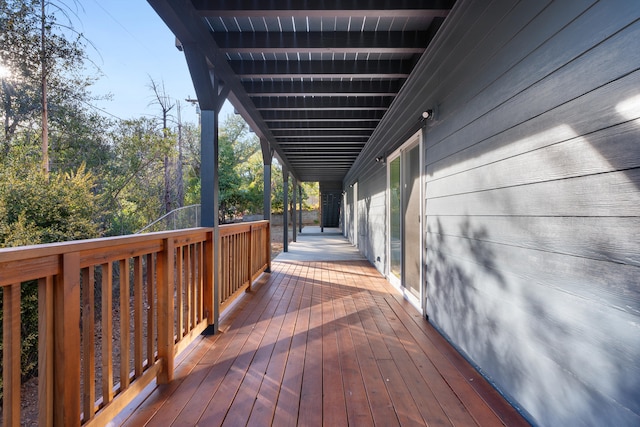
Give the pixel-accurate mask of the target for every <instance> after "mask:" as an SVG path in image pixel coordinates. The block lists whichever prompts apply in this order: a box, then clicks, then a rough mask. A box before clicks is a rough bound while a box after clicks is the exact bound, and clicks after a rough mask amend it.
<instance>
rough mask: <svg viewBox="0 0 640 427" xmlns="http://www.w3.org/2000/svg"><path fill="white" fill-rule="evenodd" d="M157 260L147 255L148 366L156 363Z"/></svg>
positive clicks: (151, 255)
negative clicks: (155, 296)
mask: <svg viewBox="0 0 640 427" xmlns="http://www.w3.org/2000/svg"><path fill="white" fill-rule="evenodd" d="M155 272H156V269H155V259H154V256H153V254H148V255H147V307H148V310H147V365H148V366H151V365H153V362H155V336H156V334H155V331H156V328H155V315H154V312H155V298H154V295H155V289H156V281H155V280H154V279H155Z"/></svg>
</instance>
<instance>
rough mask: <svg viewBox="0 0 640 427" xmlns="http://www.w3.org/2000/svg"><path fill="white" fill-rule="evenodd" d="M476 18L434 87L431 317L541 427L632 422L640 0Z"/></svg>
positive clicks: (638, 367) (636, 385) (514, 6)
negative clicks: (435, 97) (541, 426)
mask: <svg viewBox="0 0 640 427" xmlns="http://www.w3.org/2000/svg"><path fill="white" fill-rule="evenodd" d="M467 4H468V3H467ZM474 4H477V2H476V3H474ZM469 7H473V6H469ZM479 16H481V17H482V19H478V20H475V21H473V22H472V20H471V19H470V18H467V22H468V23H469V25H468V27H467V28H466V29H465V30H464V35H462V36H461V35H460V32H461V31H463V30H462V28H461V27H460V26H457V27H453V29H452V30H451V31H452V32H455V34H452V35H451V36H450V37H449V38H447V39H445V40H452V39H455V37H458V38H457V39H455V40H456V42H455V43H452V45H451V46H450V47H451V49H453V50H452V51H451V55H450V56H447V57H444V56H443V59H442V61H441V63H440V64H438V70H437V72H435V74H436V75H437V76H438V79H439V84H438V85H437V88H432V89H433V90H435V91H436V93H437V100H438V117H436V122H434V123H432V124H431V123H430V124H429V125H428V127H427V129H426V131H427V133H426V139H425V142H426V144H425V147H426V148H425V158H426V162H425V167H426V169H425V173H426V175H425V182H426V193H425V197H426V200H425V205H426V223H425V229H426V236H427V237H426V238H427V241H426V246H427V266H426V271H427V274H426V280H427V293H428V306H427V313H428V314H429V319H430V321H431V322H432V323H434V324H435V325H436V326H437V327H438V328H440V329H441V331H442V332H443V333H445V334H446V335H447V336H448V337H449V339H450V340H451V341H452V342H453V343H454V344H455V345H456V346H458V347H459V348H460V349H461V350H462V351H463V352H464V353H465V354H466V355H467V356H468V357H469V358H470V359H471V360H472V361H473V362H475V363H476V364H477V365H478V366H479V367H480V368H481V370H482V371H483V372H484V373H485V374H486V375H487V376H488V377H489V378H491V379H492V380H493V381H495V383H496V385H497V387H498V388H499V389H500V390H502V391H503V392H504V393H505V394H506V395H508V396H510V397H511V398H512V399H513V400H514V402H515V403H516V404H517V405H518V406H520V407H521V408H522V409H523V410H524V411H525V412H526V413H528V414H529V416H530V417H531V419H532V421H534V422H535V423H536V424H540V425H545V426H553V425H593V426H597V425H621V426H632V425H634V426H635V425H640V381H638V378H640V328H639V327H638V325H639V324H640V239H638V237H637V236H638V230H640V70H639V69H640V49H638V47H637V46H638V42H637V41H638V40H640V23H638V22H637V20H638V18H640V3H638V2H632V1H606V2H605V1H600V2H595V1H571V2H560V1H556V2H515V1H514V2H509V1H494V2H492V3H491V5H490V6H488V7H487V8H486V9H485V10H484V13H483V14H481V15H479ZM454 36H455V37H454ZM453 58H456V59H455V60H454V59H453ZM429 78H431V77H429ZM425 88H429V86H428V85H427V86H425ZM425 90H426V89H425ZM419 95H420V94H419V93H418V94H417V96H419ZM424 95H425V96H427V93H425V94H424Z"/></svg>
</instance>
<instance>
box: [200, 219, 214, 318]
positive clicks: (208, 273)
mask: <svg viewBox="0 0 640 427" xmlns="http://www.w3.org/2000/svg"><path fill="white" fill-rule="evenodd" d="M213 245H214V241H213V231H209V232H207V240H206V241H205V242H204V266H203V267H204V269H203V275H204V277H203V290H202V298H203V306H204V307H203V310H204V316H205V317H206V318H207V321H208V323H209V325H213V324H214V318H213V314H214V311H215V310H214V306H215V304H217V301H216V300H215V298H214V294H215V293H214V291H213V286H214V283H215V281H214V280H213V275H214V271H213V261H214V260H213V257H214V256H215V252H214V250H213Z"/></svg>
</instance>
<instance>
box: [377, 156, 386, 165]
mask: <svg viewBox="0 0 640 427" xmlns="http://www.w3.org/2000/svg"><path fill="white" fill-rule="evenodd" d="M385 161H386V159H385V157H384V156H378V157H376V162H378V163H381V164H383V165H384V164H385Z"/></svg>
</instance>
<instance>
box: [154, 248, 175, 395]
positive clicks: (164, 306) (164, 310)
mask: <svg viewBox="0 0 640 427" xmlns="http://www.w3.org/2000/svg"><path fill="white" fill-rule="evenodd" d="M173 259H174V243H173V239H171V238H169V239H164V244H163V249H162V252H161V253H160V254H159V255H158V264H157V265H158V357H159V358H160V359H161V360H162V372H160V375H159V376H158V382H159V383H160V384H166V383H168V382H170V381H171V380H172V379H173V363H174V355H173V346H174V342H173V320H174V319H173V310H174V306H173V288H174V284H173V268H174V263H173Z"/></svg>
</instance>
